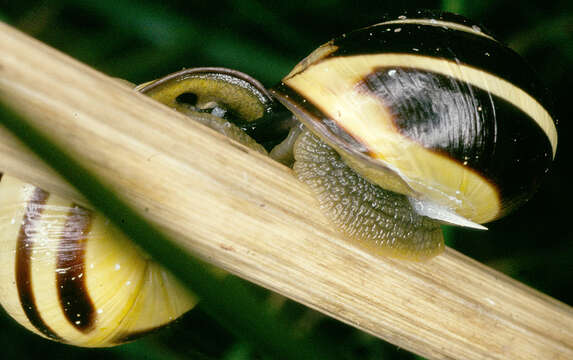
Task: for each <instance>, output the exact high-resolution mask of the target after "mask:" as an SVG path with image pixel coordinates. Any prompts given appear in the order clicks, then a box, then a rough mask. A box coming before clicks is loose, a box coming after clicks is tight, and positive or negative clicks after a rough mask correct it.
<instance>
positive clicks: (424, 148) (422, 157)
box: [273, 13, 557, 223]
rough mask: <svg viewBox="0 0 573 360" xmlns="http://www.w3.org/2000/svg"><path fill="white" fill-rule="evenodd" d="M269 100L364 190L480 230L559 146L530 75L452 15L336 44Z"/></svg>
mask: <svg viewBox="0 0 573 360" xmlns="http://www.w3.org/2000/svg"><path fill="white" fill-rule="evenodd" d="M273 94H274V95H275V96H276V97H277V98H278V99H279V100H280V101H281V102H282V103H283V104H284V105H285V106H286V107H287V108H289V109H290V110H291V111H292V112H293V113H295V114H296V115H297V117H299V118H300V120H301V121H302V122H303V123H304V124H305V125H306V126H308V127H309V128H310V129H311V130H312V131H313V132H314V133H315V134H317V135H318V136H319V137H320V138H322V139H323V140H324V141H326V142H327V143H328V144H329V145H330V146H332V147H334V148H335V149H337V151H338V152H339V153H340V154H341V155H342V157H343V158H344V159H345V160H346V161H347V163H348V164H349V165H351V166H352V167H353V168H354V169H355V170H356V171H357V172H359V173H360V174H362V175H363V176H365V177H366V178H368V179H369V180H371V181H372V182H374V183H376V184H378V185H380V186H382V187H384V188H386V189H389V190H393V191H396V192H400V193H403V194H406V195H408V196H410V197H413V198H416V199H419V200H421V201H422V203H424V202H426V203H428V204H432V205H436V206H439V207H444V208H447V209H448V210H451V211H453V212H455V213H457V214H458V215H461V216H462V217H464V218H467V219H469V220H471V221H474V222H477V223H485V222H488V221H491V220H494V219H496V218H499V217H500V216H503V215H504V214H505V213H507V212H508V211H510V210H511V209H513V208H514V207H516V206H517V205H519V204H521V203H523V202H524V201H526V200H527V199H528V198H529V197H530V196H531V194H532V193H533V192H534V190H535V189H536V188H537V186H538V185H539V182H540V181H541V178H542V176H543V175H544V174H545V173H546V172H547V170H548V168H549V166H550V163H551V162H552V159H553V157H554V156H555V152H556V147H557V131H556V127H555V123H554V120H553V118H552V115H551V113H550V110H549V109H550V106H549V105H548V103H549V101H548V97H547V95H546V93H545V90H544V88H543V86H542V85H541V84H540V83H539V82H538V80H537V79H536V78H535V75H534V74H533V72H532V71H531V69H529V67H528V66H527V64H525V62H524V61H523V60H522V59H521V58H520V57H519V56H518V55H517V54H516V53H514V52H513V51H512V50H510V49H509V48H507V47H505V46H504V45H502V44H501V43H500V42H498V41H497V40H495V39H494V38H493V37H492V36H491V35H489V34H487V33H485V32H484V31H482V29H481V28H479V27H478V26H476V25H474V24H472V23H471V22H470V21H469V20H467V19H465V18H462V17H458V16H455V15H451V14H437V15H431V16H429V15H428V14H423V13H420V14H417V15H416V16H412V17H406V16H402V17H400V18H397V19H394V20H389V21H386V22H382V23H379V24H376V25H373V26H370V27H367V28H363V29H360V30H357V31H354V32H351V33H348V34H345V35H343V36H341V37H339V38H336V39H334V40H332V41H330V42H328V43H326V44H324V45H323V46H321V47H320V48H318V49H317V50H316V51H314V52H313V53H312V54H311V55H309V56H308V57H307V58H306V59H304V60H303V61H301V63H299V64H298V65H297V66H296V67H295V68H294V70H293V71H292V72H291V73H290V74H289V75H287V76H286V77H285V78H284V79H283V81H282V83H281V84H280V85H279V86H277V87H275V88H274V89H273Z"/></svg>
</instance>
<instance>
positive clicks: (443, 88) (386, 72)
mask: <svg viewBox="0 0 573 360" xmlns="http://www.w3.org/2000/svg"><path fill="white" fill-rule="evenodd" d="M357 86H358V88H360V89H361V91H364V93H365V95H366V96H372V97H374V98H376V99H378V100H379V101H380V103H381V105H382V106H384V107H385V108H386V109H387V110H388V113H389V114H391V116H392V122H393V123H394V125H395V127H396V128H397V129H398V131H399V132H400V134H402V135H404V136H405V137H407V138H408V139H410V140H412V141H413V142H416V143H418V144H420V145H422V146H423V147H424V148H425V149H427V150H428V151H432V152H436V153H438V154H441V155H444V156H447V157H448V158H450V159H452V160H454V161H456V162H457V163H458V164H459V165H460V166H465V167H468V168H470V169H472V170H473V171H474V172H476V173H478V174H480V175H481V176H482V177H483V178H484V179H485V180H486V181H488V182H490V183H491V184H492V185H493V186H495V187H496V188H497V189H498V191H499V193H500V195H501V197H502V199H504V202H505V206H506V207H505V209H504V210H505V211H510V210H511V208H513V207H514V206H516V205H519V204H520V203H522V202H523V201H525V200H527V198H528V197H529V196H530V195H531V194H532V193H533V192H534V191H535V189H536V188H537V187H538V185H539V183H540V181H541V178H542V176H543V175H544V174H545V173H546V172H547V171H548V169H549V166H550V165H551V162H552V149H551V143H550V142H549V140H548V138H547V136H546V135H545V133H544V131H543V129H542V128H541V127H540V126H539V125H538V123H537V122H535V120H534V119H532V118H530V117H529V116H528V115H527V114H526V113H524V112H523V111H522V110H521V109H519V108H518V107H516V106H514V105H513V104H511V103H509V102H508V101H506V100H505V99H502V98H500V97H498V96H496V95H493V94H491V93H489V92H487V91H485V90H483V89H480V88H478V87H476V86H473V85H472V84H470V83H467V82H464V81H460V80H458V79H455V78H451V77H448V76H446V75H442V74H437V73H432V72H429V71H423V70H419V69H412V68H402V67H392V68H378V69H376V70H375V71H374V72H372V73H370V74H368V75H367V76H366V77H365V79H364V80H363V81H362V82H361V83H359V84H358V85H357Z"/></svg>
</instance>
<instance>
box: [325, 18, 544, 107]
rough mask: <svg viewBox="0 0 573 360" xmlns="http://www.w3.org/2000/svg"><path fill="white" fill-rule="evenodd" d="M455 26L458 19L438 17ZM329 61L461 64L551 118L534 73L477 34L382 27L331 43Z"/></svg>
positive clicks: (426, 27) (516, 57) (510, 53)
mask: <svg viewBox="0 0 573 360" xmlns="http://www.w3.org/2000/svg"><path fill="white" fill-rule="evenodd" d="M442 15H443V19H445V20H448V19H449V17H451V20H452V21H458V22H459V16H452V14H442ZM332 44H333V45H334V46H335V47H336V48H337V51H334V52H332V53H331V54H329V57H330V58H334V57H338V56H353V55H367V54H378V53H381V52H383V53H387V54H391V53H394V54H413V55H419V56H429V57H433V58H440V59H444V60H449V61H453V62H455V63H458V64H465V65H469V66H471V67H474V68H477V69H481V70H483V71H486V72H488V73H490V74H495V75H496V76H500V77H502V78H503V79H505V80H507V81H509V82H510V83H512V84H514V85H515V86H517V87H519V88H521V89H523V90H524V91H525V92H527V93H528V94H530V95H531V96H532V97H534V98H535V99H537V100H538V101H539V102H540V103H541V104H542V105H543V106H544V107H545V108H546V109H547V110H548V111H549V113H550V114H551V112H552V111H551V108H552V105H551V103H552V101H551V99H550V98H549V96H548V93H547V90H546V88H545V87H544V86H543V85H542V84H541V82H540V81H539V79H537V78H536V77H534V76H530V75H531V74H532V73H534V71H533V70H532V69H531V68H530V66H529V65H528V64H527V63H526V62H525V61H523V59H522V58H521V57H520V56H519V55H518V54H517V53H516V52H514V51H513V50H511V49H510V48H508V47H506V46H502V45H501V44H500V43H499V42H497V41H495V40H492V39H491V38H488V37H485V36H482V35H481V33H480V34H478V33H476V34H472V33H470V32H467V31H461V30H457V29H455V28H448V27H446V26H444V27H442V26H432V25H428V24H425V23H419V24H416V23H406V24H400V23H386V24H385V23H382V24H379V25H375V26H371V27H368V28H365V29H359V30H356V31H353V32H350V33H348V34H345V35H344V36H341V37H338V38H336V39H334V40H333V42H332Z"/></svg>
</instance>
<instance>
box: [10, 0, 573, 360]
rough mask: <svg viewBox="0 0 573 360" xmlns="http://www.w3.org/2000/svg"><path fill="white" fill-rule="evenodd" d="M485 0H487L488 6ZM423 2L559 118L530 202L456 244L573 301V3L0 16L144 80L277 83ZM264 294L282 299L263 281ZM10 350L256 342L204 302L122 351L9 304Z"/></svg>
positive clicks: (176, 351)
mask: <svg viewBox="0 0 573 360" xmlns="http://www.w3.org/2000/svg"><path fill="white" fill-rule="evenodd" d="M478 3H479V4H478ZM418 8H431V9H440V8H441V9H448V10H451V11H455V12H457V13H460V14H462V15H466V16H468V17H471V18H473V19H475V20H477V21H478V22H481V23H482V24H483V25H484V27H485V28H488V29H490V30H491V31H493V32H494V33H496V34H497V37H498V38H499V39H500V40H501V41H503V42H505V43H506V44H508V45H509V46H510V47H512V48H513V49H514V50H516V51H517V52H518V53H520V54H521V55H522V56H524V57H525V58H526V59H527V60H528V61H529V62H530V63H531V64H532V66H533V67H534V68H535V69H536V71H537V72H538V74H539V76H540V77H541V78H542V79H543V81H544V82H545V84H546V85H547V87H548V88H549V89H550V91H551V93H552V96H553V99H554V102H555V106H556V115H557V118H558V120H559V123H558V130H559V146H558V153H557V158H556V161H555V164H554V168H553V169H552V171H551V173H550V174H549V175H548V176H547V178H546V179H545V181H544V184H543V185H542V187H541V189H540V190H539V191H538V192H537V194H536V195H535V196H534V197H533V198H532V200H531V201H529V202H528V203H527V204H526V205H525V206H523V207H522V208H521V209H519V210H518V211H516V212H515V213H513V214H512V215H509V216H508V217H506V218H504V219H502V220H499V221H497V222H495V223H491V224H489V229H490V230H489V231H487V232H477V231H462V230H457V229H448V230H447V242H448V244H449V245H450V246H452V247H454V248H456V249H458V250H459V251H461V252H463V253H464V254H467V255H468V256H471V257H472V258H474V259H476V260H478V261H480V262H483V263H485V264H487V265H488V266H491V267H493V268H495V269H498V270H499V271H502V272H504V273H505V274H508V275H509V276H511V277H513V278H515V279H518V280H519V281H521V282H524V283H525V284H528V285H530V286H532V287H534V288H536V289H538V290H540V291H542V292H544V293H546V294H548V295H550V296H553V297H555V298H557V299H558V300H560V301H563V302H565V303H567V304H572V303H573V281H572V278H573V266H572V265H571V257H572V256H573V241H572V238H573V236H572V233H571V232H572V230H571V228H570V227H569V225H570V224H569V221H571V218H570V213H571V211H572V210H573V195H572V192H571V190H570V189H569V185H570V183H571V182H570V171H568V170H569V166H570V164H571V150H572V149H571V141H570V139H569V137H570V136H571V125H570V123H569V120H570V119H571V118H572V115H573V114H572V113H573V111H572V108H571V102H572V101H573V99H572V91H571V89H572V86H573V75H572V70H573V66H572V64H573V2H571V1H570V0H560V1H529V2H527V3H524V2H514V1H493V0H485V1H481V2H470V1H454V0H450V1H448V0H444V1H442V2H440V1H402V2H395V1H394V2H391V1H381V0H378V1H361V2H356V1H342V0H320V1H308V0H289V1H276V2H275V1H266V2H265V1H255V0H230V1H206V2H199V1H196V2H193V1H176V0H172V1H164V2H162V3H161V5H159V4H157V3H155V2H143V1H136V0H113V1H110V0H100V1H88V0H74V1H71V0H70V1H64V0H55V1H27V0H20V1H7V0H0V20H2V21H5V22H7V23H9V24H11V25H13V26H15V27H17V28H19V29H20V30H22V31H24V32H26V33H28V34H30V35H32V36H33V37H35V38H38V39H40V40H41V41H43V42H46V43H48V44H50V45H51V46H53V47H55V48H57V49H59V50H61V51H63V52H65V53H67V54H69V55H71V56H72V57H74V58H76V59H78V60H80V61H83V62H85V63H87V64H89V65H91V66H93V67H95V68H96V69H98V70H100V71H102V72H104V73H106V74H109V75H112V76H116V77H121V78H124V79H127V80H130V81H132V82H135V83H140V82H144V81H148V80H151V79H154V78H157V77H160V76H163V75H165V74H168V73H170V72H174V71H176V70H179V69H181V68H184V67H195V66H224V67H229V68H234V69H237V70H241V71H244V72H246V73H248V74H250V75H252V76H254V77H255V78H257V79H259V80H260V81H262V82H263V83H264V84H265V85H267V86H272V85H273V84H275V83H276V82H278V81H279V80H280V79H281V77H282V76H284V75H285V74H286V73H288V72H289V71H290V69H291V68H292V67H293V66H294V65H295V64H296V63H297V62H298V61H299V60H300V59H302V58H303V57H304V56H306V55H307V54H308V53H310V52H311V51H312V50H314V48H316V47H317V46H318V45H320V44H322V43H324V42H326V41H327V40H329V39H330V38H332V37H334V36H336V35H339V34H341V33H343V32H346V31H350V30H353V29H355V28H359V27H363V26H367V25H371V24H374V23H376V22H379V21H380V20H381V19H382V17H383V16H384V15H385V14H387V13H390V14H399V11H401V10H415V9H418ZM255 291H257V293H258V294H259V295H260V296H261V297H269V299H271V300H274V301H275V302H277V298H276V297H273V296H271V295H268V294H267V293H266V291H264V290H262V289H258V288H257V289H255ZM278 302H279V303H280V304H281V305H280V306H279V309H280V311H281V312H283V313H284V314H286V315H287V316H290V317H291V318H292V319H294V320H295V321H297V322H298V323H299V324H300V326H301V327H306V328H308V329H307V330H306V331H308V333H309V336H311V335H312V334H313V333H321V334H322V335H324V336H325V337H326V338H328V339H331V340H332V343H333V344H336V346H339V347H340V348H341V349H344V350H343V351H344V352H345V353H347V354H348V355H349V357H357V358H363V359H381V358H385V359H413V358H416V356H415V355H412V354H410V353H408V352H407V351H404V350H400V349H396V347H395V346H393V345H391V344H386V343H384V342H383V341H380V340H377V339H375V338H372V337H371V336H369V335H366V334H363V333H361V332H359V331H357V330H354V329H352V328H350V327H347V326H346V325H344V324H341V323H338V322H336V321H334V320H330V319H327V318H324V317H322V316H321V315H318V314H316V313H314V312H312V311H310V310H307V309H305V308H303V307H302V306H300V305H297V304H294V303H292V302H284V303H283V302H282V300H278ZM0 346H1V348H2V349H3V350H2V355H1V356H2V358H5V359H11V358H16V357H19V358H21V359H22V358H24V359H28V358H30V359H32V358H38V357H40V356H42V357H44V358H45V357H46V356H48V358H52V357H53V358H71V357H79V356H82V357H83V358H86V359H91V358H94V359H95V358H101V357H102V356H103V357H105V358H109V359H122V358H149V359H154V358H161V359H171V358H173V359H177V358H196V359H203V358H205V359H209V358H217V359H218V358H223V359H250V358H253V357H255V356H256V355H255V353H254V350H253V347H252V346H251V345H249V344H247V343H244V342H243V341H241V340H240V339H237V338H235V337H233V336H232V335H231V334H230V333H228V332H227V331H226V330H224V329H223V327H221V326H220V325H219V324H217V323H215V322H214V321H213V320H212V319H210V318H209V317H208V316H207V315H205V313H204V312H203V311H202V310H201V308H200V306H199V307H197V308H196V309H194V310H193V311H191V312H190V313H189V314H188V315H187V316H186V317H185V318H184V319H182V320H180V321H179V322H177V323H176V324H175V325H173V326H171V327H169V328H168V329H167V330H165V331H162V332H160V333H159V334H157V335H154V336H152V337H151V338H147V339H145V340H141V341H138V342H135V343H132V344H129V345H125V346H121V347H118V348H115V349H111V350H82V349H77V348H73V347H69V346H66V345H59V344H53V343H50V342H49V341H46V340H43V339H41V338H39V337H37V336H35V335H30V334H28V332H27V331H25V330H23V329H22V328H21V327H19V326H17V325H16V324H15V323H14V322H13V321H12V320H10V319H9V318H7V317H6V315H5V314H4V313H3V312H1V313H0Z"/></svg>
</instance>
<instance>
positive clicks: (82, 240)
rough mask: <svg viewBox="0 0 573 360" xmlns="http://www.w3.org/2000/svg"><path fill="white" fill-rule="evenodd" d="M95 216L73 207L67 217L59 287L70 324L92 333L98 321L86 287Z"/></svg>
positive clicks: (63, 307)
mask: <svg viewBox="0 0 573 360" xmlns="http://www.w3.org/2000/svg"><path fill="white" fill-rule="evenodd" d="M92 217H93V213H92V212H90V211H88V210H86V209H84V208H82V207H80V206H78V205H75V204H74V205H73V206H72V207H71V208H70V211H69V213H68V215H67V217H66V223H65V225H64V230H63V236H62V238H61V240H60V243H59V248H58V262H57V269H58V272H57V275H56V283H57V289H58V296H59V299H60V306H61V307H62V310H63V312H64V315H65V317H66V319H67V320H68V322H69V323H70V324H71V325H72V326H73V327H75V328H76V329H78V330H79V331H81V332H84V333H86V332H89V331H90V330H91V329H92V328H93V326H94V324H95V319H96V309H95V307H94V304H93V301H92V300H91V298H90V295H89V292H88V289H87V284H86V276H85V275H86V263H85V261H86V259H85V253H86V246H87V240H88V239H87V234H88V233H89V231H90V228H91V224H92Z"/></svg>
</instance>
